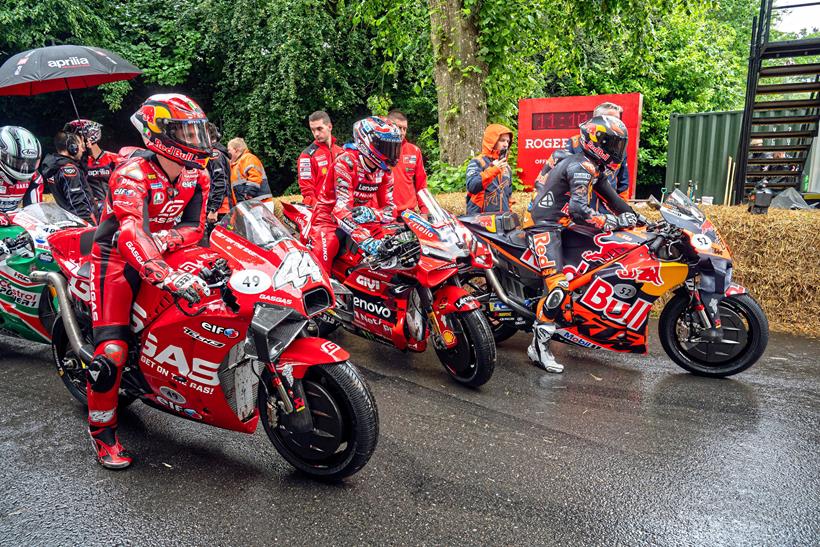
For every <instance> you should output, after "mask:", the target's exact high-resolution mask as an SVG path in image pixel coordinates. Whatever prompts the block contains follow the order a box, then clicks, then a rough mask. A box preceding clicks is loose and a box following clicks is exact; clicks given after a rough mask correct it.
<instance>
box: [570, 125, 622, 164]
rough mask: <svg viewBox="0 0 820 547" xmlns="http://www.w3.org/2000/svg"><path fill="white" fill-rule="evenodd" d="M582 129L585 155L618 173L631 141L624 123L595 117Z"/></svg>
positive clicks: (581, 126) (582, 144)
mask: <svg viewBox="0 0 820 547" xmlns="http://www.w3.org/2000/svg"><path fill="white" fill-rule="evenodd" d="M580 128H581V146H582V147H583V149H584V154H585V155H586V156H587V157H588V158H590V159H591V160H593V161H595V162H596V163H598V164H599V165H602V166H605V167H606V168H608V169H611V170H612V171H617V170H618V169H619V168H620V167H621V165H622V164H623V162H624V159H625V158H626V143H627V141H628V140H629V137H628V135H627V131H626V125H624V122H622V121H621V120H619V119H618V118H616V117H614V116H595V117H593V118H592V119H590V120H589V121H587V122H584V123H582V124H581V125H580Z"/></svg>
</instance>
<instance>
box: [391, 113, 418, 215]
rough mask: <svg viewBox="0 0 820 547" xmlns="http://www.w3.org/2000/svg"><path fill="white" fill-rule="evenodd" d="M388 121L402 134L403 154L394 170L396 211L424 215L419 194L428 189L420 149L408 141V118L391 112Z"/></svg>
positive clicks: (402, 114) (400, 155)
mask: <svg viewBox="0 0 820 547" xmlns="http://www.w3.org/2000/svg"><path fill="white" fill-rule="evenodd" d="M387 119H388V120H390V122H391V123H392V124H393V125H395V126H396V127H398V129H399V131H400V132H401V153H400V154H399V160H398V162H397V163H396V166H395V167H394V168H393V171H392V173H393V179H394V180H395V183H394V186H395V196H394V198H395V200H396V210H397V211H398V212H399V213H401V212H402V211H406V210H410V211H415V210H416V209H417V208H418V209H419V212H420V213H421V214H423V215H426V214H427V213H428V211H427V208H426V207H425V206H424V203H419V199H418V194H419V192H420V191H421V190H423V189H425V188H427V172H426V171H425V170H424V160H423V159H422V157H421V150H419V147H418V146H416V145H415V144H413V143H412V142H409V141H408V140H407V116H405V115H404V112H401V111H399V110H391V111H390V113H389V114H387Z"/></svg>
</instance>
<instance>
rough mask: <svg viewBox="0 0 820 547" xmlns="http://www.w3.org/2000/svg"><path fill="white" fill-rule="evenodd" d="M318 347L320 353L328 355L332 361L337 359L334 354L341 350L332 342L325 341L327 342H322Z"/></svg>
mask: <svg viewBox="0 0 820 547" xmlns="http://www.w3.org/2000/svg"><path fill="white" fill-rule="evenodd" d="M319 347H320V348H321V349H322V351H324V352H325V353H327V354H328V355H330V356H331V357H333V358H334V359H339V357H337V356H336V354H337V353H338V352H339V351H340V350H341V349H342V348H340V347H339V346H338V345H337V344H334V343H333V342H331V341H329V340H327V341H325V342H323V343H322V345H321V346H319Z"/></svg>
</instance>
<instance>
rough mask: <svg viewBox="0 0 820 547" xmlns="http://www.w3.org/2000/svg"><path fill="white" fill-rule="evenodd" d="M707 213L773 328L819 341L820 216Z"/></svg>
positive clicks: (517, 205) (524, 196) (452, 205)
mask: <svg viewBox="0 0 820 547" xmlns="http://www.w3.org/2000/svg"><path fill="white" fill-rule="evenodd" d="M531 198H532V194H531V193H526V192H515V193H514V194H513V198H512V199H513V200H514V203H513V207H512V209H513V211H514V212H516V213H518V214H519V215H523V213H524V211H525V209H526V207H527V204H528V203H529V201H530V199H531ZM279 199H285V200H286V201H294V200H299V199H300V198H299V196H288V197H287V198H279ZM436 199H438V201H439V203H440V204H441V205H442V206H443V207H444V208H445V209H447V210H449V211H451V212H453V213H455V214H456V215H463V214H464V212H465V209H466V202H465V198H464V194H463V193H452V194H438V195H437V196H436ZM642 212H644V211H642ZM704 212H705V213H706V215H707V216H708V217H709V219H710V220H711V221H712V223H713V224H714V225H715V227H716V228H717V229H718V231H719V232H720V235H721V236H722V237H723V239H724V240H725V241H726V243H727V244H728V245H729V248H730V249H731V251H732V257H733V258H734V268H735V269H734V279H735V280H736V281H737V282H738V283H740V284H742V285H744V286H745V287H746V289H747V290H748V291H749V293H751V295H752V296H754V298H755V299H756V300H757V301H758V302H759V303H760V305H761V306H763V309H764V310H765V312H766V315H767V316H768V318H769V325H770V327H771V329H772V330H773V331H777V332H789V333H796V334H802V335H806V336H813V337H820V245H818V241H817V240H818V237H820V213H818V212H812V211H785V210H781V209H770V210H769V214H768V215H751V214H749V213H748V212H746V208H745V207H743V206H736V207H726V206H711V207H705V208H704ZM650 213H654V212H650ZM644 214H646V213H645V212H644ZM647 216H650V215H649V214H647ZM652 216H657V215H655V214H653V215H652Z"/></svg>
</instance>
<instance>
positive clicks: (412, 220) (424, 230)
mask: <svg viewBox="0 0 820 547" xmlns="http://www.w3.org/2000/svg"><path fill="white" fill-rule="evenodd" d="M405 220H406V222H407V224H408V225H409V226H410V228H411V229H413V230H415V231H417V232H419V233H421V234H422V235H423V236H424V237H426V238H427V239H436V238H437V235H436V232H435V231H434V230H433V228H432V227H431V226H430V225H429V224H427V223H426V222H424V221H423V220H421V219H420V218H419V217H418V216H416V215H415V214H413V215H407V216H406V217H405Z"/></svg>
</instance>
